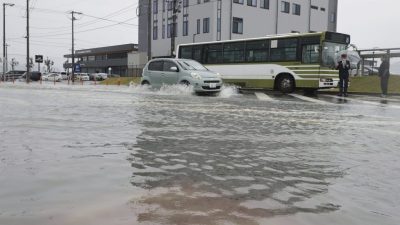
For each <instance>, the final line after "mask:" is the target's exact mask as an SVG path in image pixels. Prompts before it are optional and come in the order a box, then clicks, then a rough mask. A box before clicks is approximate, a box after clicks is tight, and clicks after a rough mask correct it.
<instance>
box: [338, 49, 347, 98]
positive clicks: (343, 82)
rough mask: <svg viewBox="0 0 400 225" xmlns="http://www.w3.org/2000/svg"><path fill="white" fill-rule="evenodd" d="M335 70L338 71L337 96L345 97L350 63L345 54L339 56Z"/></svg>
mask: <svg viewBox="0 0 400 225" xmlns="http://www.w3.org/2000/svg"><path fill="white" fill-rule="evenodd" d="M336 69H337V70H339V79H340V81H339V90H340V92H339V94H338V96H344V97H347V96H348V94H347V88H348V86H349V75H350V74H349V70H350V61H349V60H347V54H342V55H341V60H340V61H339V62H338V65H337V66H336Z"/></svg>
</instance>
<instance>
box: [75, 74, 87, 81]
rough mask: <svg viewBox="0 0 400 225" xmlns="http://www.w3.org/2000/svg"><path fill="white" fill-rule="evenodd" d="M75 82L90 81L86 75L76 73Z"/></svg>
mask: <svg viewBox="0 0 400 225" xmlns="http://www.w3.org/2000/svg"><path fill="white" fill-rule="evenodd" d="M75 80H81V81H89V80H90V78H89V74H88V73H76V74H75Z"/></svg>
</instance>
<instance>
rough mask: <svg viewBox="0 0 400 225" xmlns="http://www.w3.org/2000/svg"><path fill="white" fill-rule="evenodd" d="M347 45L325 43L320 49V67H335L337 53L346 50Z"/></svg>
mask: <svg viewBox="0 0 400 225" xmlns="http://www.w3.org/2000/svg"><path fill="white" fill-rule="evenodd" d="M346 47H347V44H338V43H332V42H325V43H324V45H323V48H322V65H323V66H328V67H335V64H336V56H337V54H338V52H340V51H342V50H346Z"/></svg>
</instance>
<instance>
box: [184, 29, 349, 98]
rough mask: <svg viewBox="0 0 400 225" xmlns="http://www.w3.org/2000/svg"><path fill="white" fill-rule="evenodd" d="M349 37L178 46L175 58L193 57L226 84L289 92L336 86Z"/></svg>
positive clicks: (291, 37)
mask: <svg viewBox="0 0 400 225" xmlns="http://www.w3.org/2000/svg"><path fill="white" fill-rule="evenodd" d="M349 44H350V36H349V35H346V34H340V33H334V32H317V33H305V34H298V33H293V34H283V35H272V36H265V37H260V38H248V39H240V40H228V41H215V42H204V43H193V44H182V45H179V46H178V47H177V51H176V52H177V53H178V54H177V58H185V59H194V60H196V61H198V62H200V63H202V64H204V65H205V66H206V67H207V68H208V69H210V70H212V71H215V72H218V73H220V74H221V77H222V79H223V81H224V82H225V83H228V84H233V85H237V86H239V87H241V88H244V89H274V90H280V91H282V92H293V91H294V90H295V89H303V90H308V91H314V90H317V89H322V88H333V87H337V84H338V80H339V78H338V72H337V71H335V70H334V67H335V60H336V58H337V54H338V52H340V51H342V50H346V49H347V47H348V45H349Z"/></svg>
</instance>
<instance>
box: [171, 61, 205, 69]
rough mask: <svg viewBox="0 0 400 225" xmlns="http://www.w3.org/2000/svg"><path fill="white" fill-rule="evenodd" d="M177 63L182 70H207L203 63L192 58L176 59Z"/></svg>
mask: <svg viewBox="0 0 400 225" xmlns="http://www.w3.org/2000/svg"><path fill="white" fill-rule="evenodd" d="M178 63H179V65H181V67H182V68H183V69H184V70H199V71H206V70H208V69H207V68H205V67H204V66H203V65H201V64H200V63H198V62H196V61H193V60H180V61H178Z"/></svg>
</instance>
